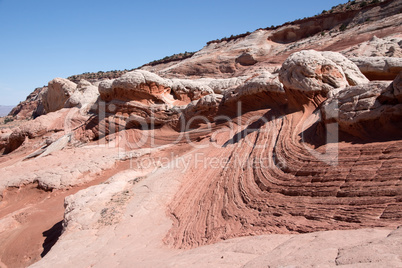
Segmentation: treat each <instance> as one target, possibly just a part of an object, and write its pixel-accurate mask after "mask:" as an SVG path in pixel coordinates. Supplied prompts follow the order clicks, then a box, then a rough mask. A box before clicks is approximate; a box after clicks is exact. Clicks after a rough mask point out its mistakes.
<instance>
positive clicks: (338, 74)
mask: <svg viewBox="0 0 402 268" xmlns="http://www.w3.org/2000/svg"><path fill="white" fill-rule="evenodd" d="M279 79H280V81H281V82H282V83H283V85H284V88H285V91H286V92H287V95H288V97H289V103H290V105H294V106H297V105H303V104H306V103H310V102H311V101H312V100H313V101H312V102H313V103H314V104H315V105H316V106H318V105H320V104H321V102H322V100H323V98H326V97H327V94H328V93H329V92H330V91H332V90H333V89H336V88H343V87H346V86H347V85H357V84H359V83H364V82H367V81H368V80H367V78H365V77H364V76H363V75H362V74H361V73H360V71H359V70H358V69H357V67H356V65H354V64H353V63H352V62H351V61H350V60H348V59H346V58H345V57H343V56H342V55H341V54H339V53H334V52H317V51H313V50H308V51H300V52H297V53H294V54H292V55H291V56H290V57H289V58H288V59H287V60H286V61H285V62H284V63H283V66H282V68H281V69H280V72H279Z"/></svg>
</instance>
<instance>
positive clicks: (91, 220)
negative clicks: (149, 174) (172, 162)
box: [63, 170, 143, 232]
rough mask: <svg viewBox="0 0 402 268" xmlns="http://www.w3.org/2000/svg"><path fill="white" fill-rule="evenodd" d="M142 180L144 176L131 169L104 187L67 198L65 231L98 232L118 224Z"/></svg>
mask: <svg viewBox="0 0 402 268" xmlns="http://www.w3.org/2000/svg"><path fill="white" fill-rule="evenodd" d="M142 178H143V174H142V173H140V172H138V171H134V170H127V171H124V172H121V173H118V174H116V175H115V176H113V177H111V178H109V179H108V180H107V181H106V182H104V183H102V184H99V185H96V186H92V187H89V188H87V189H85V190H82V191H79V192H78V193H76V194H75V195H70V196H68V197H66V199H65V205H64V206H65V208H66V209H65V214H64V222H63V225H64V230H65V231H67V232H72V231H74V230H89V229H96V230H97V229H99V228H101V227H104V226H108V225H113V224H116V223H118V222H119V220H120V218H121V217H122V216H123V209H124V207H125V205H126V203H127V202H128V201H129V200H130V198H131V196H132V195H133V194H132V193H131V192H130V189H131V188H132V186H133V185H134V184H135V183H137V182H138V181H140V180H141V179H142Z"/></svg>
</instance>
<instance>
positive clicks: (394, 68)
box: [351, 57, 402, 80]
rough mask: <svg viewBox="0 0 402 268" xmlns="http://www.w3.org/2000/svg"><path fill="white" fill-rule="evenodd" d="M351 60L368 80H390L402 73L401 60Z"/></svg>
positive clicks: (393, 58) (359, 58) (386, 58)
mask: <svg viewBox="0 0 402 268" xmlns="http://www.w3.org/2000/svg"><path fill="white" fill-rule="evenodd" d="M351 60H352V61H353V62H354V63H355V64H356V65H357V66H358V67H359V69H360V70H361V71H362V73H363V74H364V75H365V76H367V77H368V78H369V79H370V80H392V79H394V78H395V77H396V76H397V75H398V73H399V72H401V71H402V58H395V57H357V58H351Z"/></svg>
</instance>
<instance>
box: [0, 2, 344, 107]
mask: <svg viewBox="0 0 402 268" xmlns="http://www.w3.org/2000/svg"><path fill="white" fill-rule="evenodd" d="M345 2H346V1H342V0H327V1H320V0H312V1H309V0H306V1H297V0H276V1H267V0H265V1H257V0H248V1H237V0H231V1H226V0H223V1H219V0H203V1H191V0H190V1H174V0H173V1H166V0H161V1H153V0H149V1H128V0H114V1H103V0H97V1H93V0H80V1H77V0H69V1H61V0H52V1H50V0H0V36H1V39H0V105H16V104H18V103H19V101H22V100H25V98H26V96H27V95H28V94H29V93H30V92H32V91H33V90H34V89H35V88H36V87H40V86H43V85H46V84H47V83H48V81H50V80H51V79H53V78H55V77H64V78H66V77H68V76H70V75H74V74H80V73H84V72H97V71H108V70H121V69H132V68H135V67H138V66H140V65H142V64H144V63H147V62H149V61H152V60H155V59H160V58H163V57H165V56H169V55H172V54H174V53H180V52H184V51H197V50H199V49H201V48H202V47H203V46H205V44H206V42H207V41H210V40H213V39H217V38H222V37H225V36H230V35H232V34H233V35H236V34H240V33H244V32H247V31H250V32H251V31H254V30H255V29H257V28H264V27H267V26H271V25H279V24H282V23H284V22H286V21H292V20H295V19H298V18H303V17H309V16H312V15H316V14H318V13H321V11H322V10H324V9H327V10H328V9H330V8H331V7H332V6H335V5H337V4H339V3H345Z"/></svg>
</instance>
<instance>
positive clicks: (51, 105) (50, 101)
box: [43, 78, 77, 113]
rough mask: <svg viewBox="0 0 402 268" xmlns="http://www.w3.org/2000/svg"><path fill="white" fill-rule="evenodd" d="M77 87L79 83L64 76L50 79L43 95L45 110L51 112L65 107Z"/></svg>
mask: <svg viewBox="0 0 402 268" xmlns="http://www.w3.org/2000/svg"><path fill="white" fill-rule="evenodd" d="M76 88H77V84H75V83H73V82H71V81H70V80H67V79H64V78H55V79H53V80H52V81H50V82H49V85H48V88H47V91H46V92H45V93H44V95H43V106H44V108H45V111H46V112H47V113H50V112H54V111H57V110H60V109H61V108H63V107H64V105H65V103H66V101H67V100H68V99H69V98H70V97H71V95H73V93H74V91H75V90H76Z"/></svg>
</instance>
